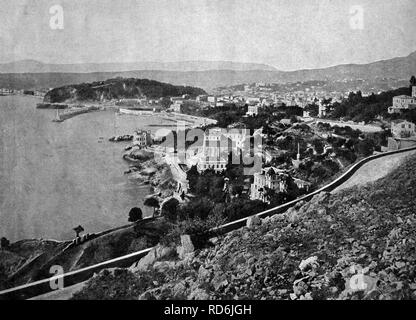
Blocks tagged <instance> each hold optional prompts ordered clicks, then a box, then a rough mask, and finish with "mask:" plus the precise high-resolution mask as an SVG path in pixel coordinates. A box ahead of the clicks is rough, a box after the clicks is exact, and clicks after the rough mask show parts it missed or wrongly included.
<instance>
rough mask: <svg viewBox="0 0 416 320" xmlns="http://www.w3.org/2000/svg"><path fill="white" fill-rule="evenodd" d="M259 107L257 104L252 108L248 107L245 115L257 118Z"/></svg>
mask: <svg viewBox="0 0 416 320" xmlns="http://www.w3.org/2000/svg"><path fill="white" fill-rule="evenodd" d="M259 107H260V106H259V105H258V104H256V105H254V106H248V110H247V113H246V115H247V116H250V117H252V116H257V115H258V114H259Z"/></svg>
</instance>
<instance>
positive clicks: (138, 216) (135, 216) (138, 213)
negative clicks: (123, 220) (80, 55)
mask: <svg viewBox="0 0 416 320" xmlns="http://www.w3.org/2000/svg"><path fill="white" fill-rule="evenodd" d="M142 219H143V212H142V209H140V208H137V207H134V208H131V210H130V212H129V220H128V221H129V222H137V221H139V220H142Z"/></svg>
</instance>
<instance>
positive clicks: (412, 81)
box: [410, 76, 416, 86]
mask: <svg viewBox="0 0 416 320" xmlns="http://www.w3.org/2000/svg"><path fill="white" fill-rule="evenodd" d="M410 85H411V86H416V77H415V76H412V77H411V78H410Z"/></svg>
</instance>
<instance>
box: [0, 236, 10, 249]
mask: <svg viewBox="0 0 416 320" xmlns="http://www.w3.org/2000/svg"><path fill="white" fill-rule="evenodd" d="M0 242H1V248H2V249H6V248H7V247H8V246H9V245H10V241H9V240H8V239H6V238H5V237H2V238H1V240H0Z"/></svg>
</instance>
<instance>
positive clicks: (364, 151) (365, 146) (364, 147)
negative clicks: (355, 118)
mask: <svg viewBox="0 0 416 320" xmlns="http://www.w3.org/2000/svg"><path fill="white" fill-rule="evenodd" d="M354 149H355V151H356V152H357V153H358V154H359V155H361V156H363V157H368V156H370V155H372V154H373V152H374V142H373V141H372V140H370V139H364V140H362V141H360V142H358V143H357V144H356V145H355V146H354Z"/></svg>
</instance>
